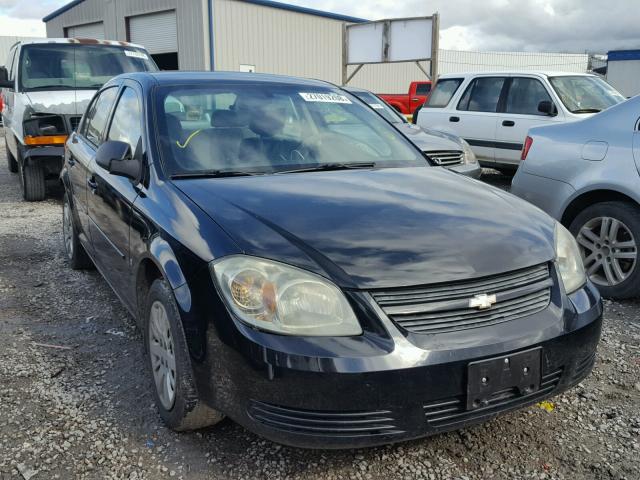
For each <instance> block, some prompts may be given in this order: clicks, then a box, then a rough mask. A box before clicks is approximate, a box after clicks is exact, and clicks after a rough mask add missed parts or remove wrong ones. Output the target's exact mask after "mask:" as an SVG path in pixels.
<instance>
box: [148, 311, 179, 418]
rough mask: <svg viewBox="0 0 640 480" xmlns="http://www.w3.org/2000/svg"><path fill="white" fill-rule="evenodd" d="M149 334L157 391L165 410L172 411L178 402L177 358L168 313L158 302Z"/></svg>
mask: <svg viewBox="0 0 640 480" xmlns="http://www.w3.org/2000/svg"><path fill="white" fill-rule="evenodd" d="M148 333H149V355H150V357H151V369H152V371H153V379H154V383H155V386H156V391H157V392H158V397H159V398H160V402H161V403H162V406H163V407H164V408H165V410H171V409H172V408H173V404H174V403H175V400H176V357H175V350H174V343H173V337H172V335H171V326H170V324H169V318H168V316H167V311H166V309H165V308H164V305H163V304H162V303H161V302H159V301H157V300H156V301H155V302H153V304H152V305H151V311H150V312H149V332H148Z"/></svg>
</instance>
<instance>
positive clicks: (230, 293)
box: [211, 255, 362, 336]
mask: <svg viewBox="0 0 640 480" xmlns="http://www.w3.org/2000/svg"><path fill="white" fill-rule="evenodd" d="M211 271H212V274H213V276H214V279H215V281H216V283H217V285H218V287H219V289H220V291H221V293H222V295H223V296H224V299H225V300H226V302H227V304H228V305H229V307H230V308H231V310H232V311H233V312H234V313H235V314H236V315H237V316H238V317H239V318H240V319H241V320H243V321H244V322H246V323H248V324H250V325H253V326H255V327H258V328H260V329H262V330H268V331H270V332H275V333H280V334H284V335H315V336H350V335H360V334H361V333H362V328H360V324H359V323H358V320H357V318H356V316H355V314H354V313H353V310H352V309H351V306H350V305H349V302H347V299H346V298H345V296H344V294H343V293H342V292H341V291H340V289H339V288H338V287H336V286H335V285H334V284H332V283H331V282H329V281H328V280H326V279H324V278H322V277H320V276H318V275H314V274H312V273H309V272H305V271H304V270H301V269H299V268H295V267H291V266H288V265H284V264H282V263H278V262H274V261H271V260H264V259H260V258H256V257H249V256H243V255H237V256H232V257H227V258H223V259H221V260H219V261H216V262H213V263H212V264H211Z"/></svg>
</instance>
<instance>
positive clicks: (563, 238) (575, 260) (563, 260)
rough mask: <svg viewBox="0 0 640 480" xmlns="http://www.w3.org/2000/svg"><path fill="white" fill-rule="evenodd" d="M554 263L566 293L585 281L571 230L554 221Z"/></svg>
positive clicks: (576, 288) (578, 250)
mask: <svg viewBox="0 0 640 480" xmlns="http://www.w3.org/2000/svg"><path fill="white" fill-rule="evenodd" d="M555 237H556V264H557V265H558V271H559V272H560V278H562V283H563V284H564V289H565V291H566V292H567V293H573V292H575V291H576V290H578V289H579V288H580V287H582V285H584V283H585V282H586V281H587V275H586V274H585V272H584V266H583V264H582V257H581V255H580V249H579V248H578V243H577V242H576V239H575V238H573V235H571V232H569V230H567V229H566V228H564V227H563V226H562V225H561V224H560V223H557V222H556V232H555Z"/></svg>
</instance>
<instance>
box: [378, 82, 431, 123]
mask: <svg viewBox="0 0 640 480" xmlns="http://www.w3.org/2000/svg"><path fill="white" fill-rule="evenodd" d="M430 92H431V82H430V81H429V80H427V81H423V82H411V85H409V93H407V94H402V95H389V94H386V93H381V94H379V95H378V96H379V97H380V98H382V99H383V100H384V101H385V102H387V103H388V104H389V105H391V106H392V107H393V108H395V109H396V110H397V111H398V112H400V113H402V114H404V115H413V112H415V110H416V108H418V107H419V106H420V105H422V104H423V103H424V102H426V101H427V98H429V93H430Z"/></svg>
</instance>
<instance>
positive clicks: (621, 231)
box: [569, 202, 640, 298]
mask: <svg viewBox="0 0 640 480" xmlns="http://www.w3.org/2000/svg"><path fill="white" fill-rule="evenodd" d="M569 230H570V231H571V233H572V234H573V235H574V236H575V237H576V240H577V241H578V245H579V246H580V251H581V254H582V259H583V262H584V267H585V270H586V272H587V275H588V276H589V278H590V279H591V281H592V282H593V283H594V284H596V286H597V287H598V290H600V293H602V295H603V296H605V297H609V298H630V297H635V296H638V295H640V267H639V265H638V246H639V243H638V242H640V208H638V207H637V206H635V205H633V204H631V203H626V202H602V203H597V204H595V205H592V206H590V207H587V208H586V209H585V210H583V211H582V212H580V214H578V216H577V217H576V218H575V219H574V220H573V222H572V223H571V226H570V227H569Z"/></svg>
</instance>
